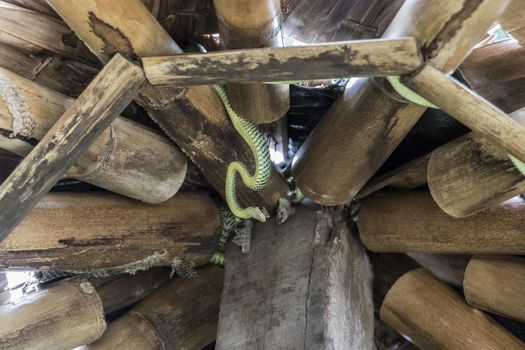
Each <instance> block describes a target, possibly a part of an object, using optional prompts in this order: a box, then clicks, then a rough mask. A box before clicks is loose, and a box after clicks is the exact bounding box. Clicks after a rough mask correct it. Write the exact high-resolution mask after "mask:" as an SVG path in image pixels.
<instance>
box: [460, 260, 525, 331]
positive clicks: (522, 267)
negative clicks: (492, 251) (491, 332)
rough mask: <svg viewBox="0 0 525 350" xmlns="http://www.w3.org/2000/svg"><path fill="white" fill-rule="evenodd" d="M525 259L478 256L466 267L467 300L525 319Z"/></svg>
mask: <svg viewBox="0 0 525 350" xmlns="http://www.w3.org/2000/svg"><path fill="white" fill-rule="evenodd" d="M524 289H525V259H523V258H518V257H498V256H493V257H489V256H475V257H473V258H472V259H471V260H470V262H469V264H468V266H467V269H466V270H465V280H464V282H463V290H464V293H465V298H466V300H467V303H469V304H470V305H472V306H473V307H476V308H478V309H482V310H486V311H489V312H492V313H495V314H499V315H503V316H505V317H508V318H512V319H515V320H518V321H521V322H525V300H524V299H523V290H524Z"/></svg>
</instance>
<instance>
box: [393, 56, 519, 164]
mask: <svg viewBox="0 0 525 350" xmlns="http://www.w3.org/2000/svg"><path fill="white" fill-rule="evenodd" d="M403 81H404V82H405V84H407V85H408V86H409V87H411V88H413V89H414V91H416V92H417V93H419V94H420V95H421V96H423V97H425V98H427V99H428V100H430V101H432V102H433V103H435V104H436V105H437V106H438V107H440V108H441V109H442V110H444V111H445V112H447V113H448V114H450V115H451V116H453V117H454V118H455V119H457V120H458V121H460V122H461V123H463V124H465V125H466V126H468V127H469V128H471V129H472V130H473V131H476V132H477V133H478V134H480V135H482V136H484V137H486V138H487V139H488V140H490V141H492V142H494V143H495V144H497V145H499V146H501V147H502V148H505V149H506V150H507V152H508V153H510V154H511V155H513V156H514V157H516V158H517V159H519V160H521V161H522V162H525V127H523V126H522V125H520V123H518V122H517V121H515V120H513V119H512V118H511V117H509V116H508V115H507V114H506V113H505V112H503V111H502V110H500V109H499V108H497V107H496V106H494V105H493V104H491V103H490V102H488V101H487V100H485V99H484V98H482V97H481V96H479V95H477V94H476V93H474V92H473V91H472V90H469V89H468V88H467V87H465V86H464V85H463V84H461V83H460V82H458V81H457V80H455V79H453V78H451V77H449V76H447V75H445V74H443V73H442V72H440V71H439V70H438V69H436V68H434V67H432V66H430V65H426V66H425V67H424V68H423V69H422V70H421V71H419V72H418V73H417V74H416V75H414V76H410V77H406V78H403Z"/></svg>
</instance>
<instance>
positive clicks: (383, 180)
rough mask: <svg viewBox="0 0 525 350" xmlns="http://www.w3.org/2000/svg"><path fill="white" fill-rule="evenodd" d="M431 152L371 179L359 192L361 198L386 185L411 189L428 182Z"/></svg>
mask: <svg viewBox="0 0 525 350" xmlns="http://www.w3.org/2000/svg"><path fill="white" fill-rule="evenodd" d="M430 155H431V154H430V153H428V154H425V155H424V156H421V157H419V158H416V159H414V160H411V161H410V162H408V163H406V164H403V165H401V166H400V167H397V168H395V169H393V170H391V171H389V172H387V173H385V174H383V175H380V176H378V177H376V178H373V179H372V180H370V181H369V182H368V183H367V184H366V185H365V186H364V187H363V188H362V189H361V191H359V193H358V194H357V195H356V198H357V199H361V198H364V197H367V196H369V195H371V194H372V193H374V192H377V191H379V190H381V189H383V188H385V187H389V188H395V189H397V190H411V189H414V188H417V187H419V186H422V185H424V184H426V183H427V168H428V160H429V159H430Z"/></svg>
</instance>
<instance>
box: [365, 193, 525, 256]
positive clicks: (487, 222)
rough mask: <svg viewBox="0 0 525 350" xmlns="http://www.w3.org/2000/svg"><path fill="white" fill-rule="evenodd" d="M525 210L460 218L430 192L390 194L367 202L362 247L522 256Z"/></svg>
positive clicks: (501, 209) (507, 207)
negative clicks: (436, 200) (438, 204)
mask: <svg viewBox="0 0 525 350" xmlns="http://www.w3.org/2000/svg"><path fill="white" fill-rule="evenodd" d="M524 211H525V203H524V202H523V201H522V200H516V201H515V202H512V203H506V204H503V205H500V206H498V207H495V208H492V209H489V210H487V211H484V212H481V213H479V214H476V215H473V216H470V217H468V218H463V219H455V218H453V217H451V216H449V215H447V214H446V213H444V212H443V211H442V210H441V209H440V208H439V207H438V206H437V204H436V203H435V202H434V201H433V200H432V197H431V196H430V194H429V193H428V192H425V191H413V192H410V191H407V192H391V193H380V194H376V195H374V196H371V197H368V198H366V200H364V201H363V203H362V208H361V211H360V212H359V221H358V226H359V233H360V236H361V239H362V241H363V244H364V245H365V246H366V247H367V248H368V249H370V250H371V251H374V252H403V253H404V252H429V253H445V254H449V253H455V254H523V253H525V242H524V240H523V235H524V234H525V228H524V229H523V230H522V229H521V226H520V225H519V223H520V222H521V221H522V217H523V213H524ZM407 218H410V219H407Z"/></svg>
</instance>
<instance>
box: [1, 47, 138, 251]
mask: <svg viewBox="0 0 525 350" xmlns="http://www.w3.org/2000/svg"><path fill="white" fill-rule="evenodd" d="M144 81H145V77H144V74H143V72H142V70H141V69H140V68H139V67H137V66H136V65H134V64H132V63H130V62H129V61H128V60H126V59H125V58H123V57H122V56H120V55H116V56H115V57H114V58H113V59H112V60H111V62H110V64H108V65H107V66H106V67H105V69H103V70H102V71H101V72H100V73H99V74H98V75H97V77H96V78H95V79H94V80H93V81H92V82H91V83H90V84H89V86H88V87H87V88H86V90H84V92H83V93H82V95H81V96H80V97H79V98H78V100H76V101H75V102H74V103H73V104H72V105H71V106H70V107H69V108H68V110H67V111H66V112H65V113H64V114H63V115H62V117H60V119H59V120H58V121H57V122H56V123H55V124H54V126H53V127H52V128H51V130H49V132H48V133H47V134H46V135H45V136H44V137H43V138H42V140H41V141H40V143H39V144H38V145H37V146H36V147H35V148H33V150H32V151H31V152H30V153H29V155H28V156H27V157H25V158H24V160H23V161H22V162H21V163H20V164H19V165H18V166H17V168H16V169H15V170H14V171H13V173H12V174H11V175H10V176H9V177H8V178H7V180H5V181H4V183H3V184H2V185H1V186H0V208H2V211H1V212H0V222H1V224H0V225H1V226H0V241H1V240H3V239H4V238H5V237H6V236H7V235H8V234H9V233H10V232H11V231H12V230H13V228H14V227H15V226H16V225H17V224H18V223H19V222H20V220H22V218H23V217H24V216H25V215H26V214H27V212H29V211H30V210H31V208H33V206H34V205H35V204H36V203H37V202H38V201H39V200H40V199H41V198H42V197H43V196H44V195H45V194H46V193H47V192H48V191H49V190H50V189H51V187H53V185H54V184H55V183H56V182H57V181H58V180H59V179H60V177H61V176H62V175H64V174H65V172H66V171H67V170H68V169H69V168H70V167H71V166H72V165H73V163H74V162H75V160H76V159H77V158H78V157H79V156H80V155H82V153H84V152H85V151H86V150H87V149H88V148H89V146H90V145H91V144H92V143H93V142H94V141H95V140H96V138H97V137H98V136H100V135H101V134H102V132H103V131H104V129H105V128H106V127H108V126H109V124H110V123H111V122H112V121H113V120H114V119H115V118H116V117H117V116H118V115H119V113H120V112H122V111H123V110H124V108H126V106H127V105H128V104H129V103H130V102H131V101H132V99H133V98H134V97H135V95H136V94H137V92H138V90H139V89H140V87H141V86H142V85H143V84H144ZM24 117H25V116H24ZM22 124H23V128H24V129H26V128H27V129H31V128H32V127H34V124H32V123H31V119H30V118H24V119H22Z"/></svg>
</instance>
